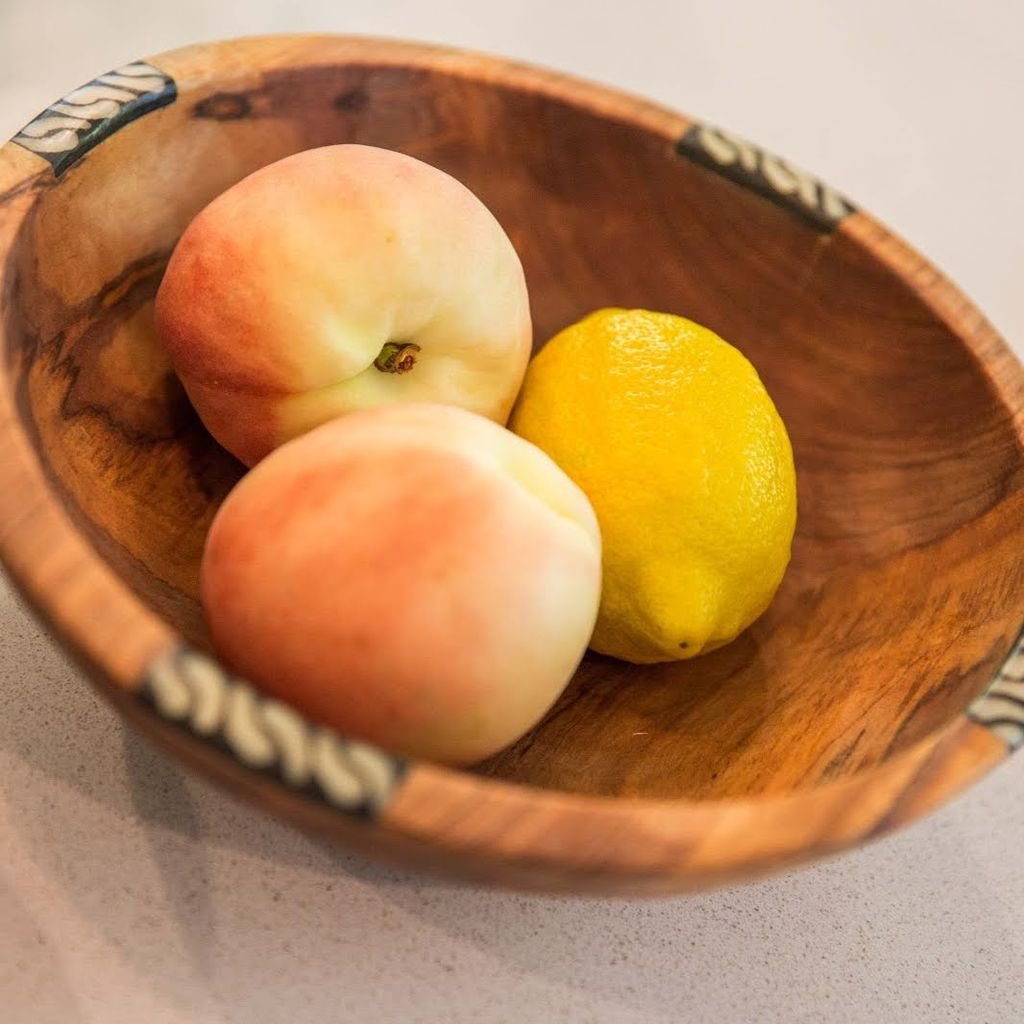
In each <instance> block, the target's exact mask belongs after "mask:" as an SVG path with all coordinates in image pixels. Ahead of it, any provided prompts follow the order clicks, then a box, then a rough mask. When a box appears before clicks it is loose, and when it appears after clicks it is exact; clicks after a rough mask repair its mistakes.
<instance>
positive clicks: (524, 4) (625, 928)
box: [0, 0, 1024, 1024]
mask: <svg viewBox="0 0 1024 1024" xmlns="http://www.w3.org/2000/svg"><path fill="white" fill-rule="evenodd" d="M311 30H323V31H348V32H363V33H370V34H379V35H392V36H398V37H403V38H420V39H428V40H433V41H438V42H449V43H455V44H460V45H464V46H469V47H474V48H478V49H484V50H491V51H494V52H497V53H504V54H507V55H510V56H515V57H519V58H525V59H527V60H531V61H534V62H537V63H542V64H547V65H549V66H552V67H556V68H561V69H564V70H569V71H574V72H576V73H579V74H583V75H586V76H588V77H591V78H595V79H598V80H603V81H606V82H610V83H613V84H616V85H619V86H622V87H625V88H627V89H631V90H633V91H635V92H639V93H643V94H646V95H649V96H652V97H653V98H656V99H659V100H661V101H663V102H666V103H668V104H670V105H673V106H676V107H679V108H680V109H682V110H685V111H687V112H689V113H693V114H697V115H699V116H701V117H704V118H706V119H708V120H712V121H716V122H718V123H721V124H723V125H725V126H727V127H728V128H730V129H732V130H734V131H736V132H738V133H740V134H744V135H747V136H748V137H750V138H752V139H754V140H756V141H758V142H760V143H762V144H763V145H765V146H767V147H768V148H769V149H773V150H775V151H776V152H779V153H782V154H785V155H787V156H789V157H790V158H792V159H793V160H794V161H795V162H797V163H800V164H803V165H804V166H806V167H809V168H811V169H812V170H814V171H815V172H816V173H818V174H819V175H821V176H822V177H823V178H824V179H825V180H826V181H829V182H830V183H832V184H834V185H835V186H837V187H839V188H840V189H842V190H843V191H845V192H847V193H848V194H849V195H851V196H852V197H853V198H854V199H855V201H857V202H858V203H860V204H862V205H863V206H865V207H867V208H868V209H870V210H872V211H873V212H874V213H876V214H877V215H878V216H880V217H881V218H882V219H883V220H885V221H886V222H887V223H889V225H890V226H891V227H893V228H895V229H896V230H897V231H899V232H900V233H901V234H903V235H905V236H906V237H908V238H909V239H911V241H912V242H913V243H914V244H915V245H917V246H918V247H919V248H920V249H922V250H923V251H924V252H926V253H928V254H929V255H930V256H931V257H932V259H933V260H935V262H937V263H938V264H939V265H940V266H941V267H943V268H944V269H945V270H946V271H947V272H948V273H949V274H950V275H951V276H952V277H953V278H954V279H955V280H957V281H958V282H959V283H960V284H961V285H962V286H963V287H964V289H965V290H966V291H967V292H968V293H969V294H970V295H972V296H973V297H974V298H975V300H976V301H977V302H978V303H979V305H980V306H981V307H982V309H984V310H985V311H986V312H987V313H988V315H989V316H990V318H991V319H992V320H993V321H994V322H995V323H996V325H997V326H998V327H999V328H1000V329H1001V330H1002V331H1003V332H1004V333H1005V334H1006V335H1007V336H1008V337H1009V338H1011V339H1014V338H1016V339H1018V349H1017V351H1018V352H1021V351H1022V349H1021V347H1020V341H1021V340H1024V302H1022V298H1021V296H1022V287H1024V277H1022V274H1024V231H1022V225H1024V190H1022V189H1021V185H1020V183H1021V180H1022V172H1021V168H1022V167H1024V141H1022V139H1024V135H1022V133H1021V131H1020V116H1021V115H1020V102H1021V100H1022V99H1024V60H1022V59H1021V56H1020V51H1021V47H1022V44H1024V6H1022V5H1021V4H1020V2H1019V0H984V2H982V0H978V2H975V3H973V4H970V5H969V4H966V3H963V2H961V0H927V2H926V0H901V2H900V3H892V0H848V2H842V3H841V2H839V0H832V2H811V0H806V2H788V0H782V2H775V3H771V4H766V3H761V2H753V0H751V2H744V3H739V2H734V3H728V4H726V3H721V2H716V0H698V2H683V0H631V2H630V3H627V4H623V3H616V4H610V3H604V2H602V0H591V2H589V3H587V2H564V3H559V2H556V0H539V2H535V0H515V2H514V3H508V4H502V5H501V6H500V7H499V6H493V7H492V6H491V5H488V4H487V3H484V2H480V0H433V2H431V3H415V2H413V0H407V2H388V0H376V2H373V3H370V2H367V0H358V2H357V0H351V2H348V3H332V2H329V0H251V2H249V3H242V2H237V0H220V2H218V3H216V4H212V3H211V4H208V3H207V2H206V0H171V2H169V3H167V4H166V5H164V6H162V7H161V6H160V5H158V4H147V3H139V2H128V0H0V136H4V137H5V136H8V135H10V134H12V133H13V132H14V131H15V130H16V129H17V128H18V127H20V125H21V124H22V123H23V122H25V121H27V120H28V119H29V118H30V117H32V116H33V115H34V114H36V113H37V112H38V110H39V109H41V108H42V107H44V106H45V105H46V104H47V103H49V102H50V101H52V100H54V99H56V98H57V97H58V96H60V95H61V94H63V93H64V92H67V91H68V90H69V89H70V88H73V87H75V86H77V85H79V84H81V83H82V82H84V81H87V80H88V79H90V78H92V77H93V76H94V75H96V74H97V73H99V72H102V71H105V70H107V69H108V68H110V67H114V66H116V65H117V64H120V63H123V62H124V61H126V60H128V59H132V58H136V57H140V56H145V55H149V54H152V53H156V52H159V51H161V50H164V49H168V48H170V47H173V46H176V45H179V44H181V43H185V42H190V41H194V40H201V39H210V38H218V37H225V36H232V35H242V34H251V33H254V32H277V31H311ZM0 457H2V455H0ZM0 780H2V782H0V1021H2V1022H3V1024H78V1022H89V1024H136V1022H145V1024H172V1022H173V1024H227V1022H238V1024H278V1022H288V1024H292V1022H298V1024H306V1022H311V1024H319V1022H327V1021H330V1022H332V1024H335V1022H340V1021H345V1022H348V1021H353V1022H368V1024H369V1022H374V1024H390V1022H403V1024H417V1022H424V1024H449V1022H452V1024H455V1022H467V1024H495V1022H505V1021H508V1022H517V1024H520V1022H529V1024H533V1022H539V1024H547V1022H555V1021H568V1022H572V1024H631V1022H636V1024H657V1022H663V1021H664V1022H670V1021H671V1022H673V1024H682V1022H690V1021H714V1022H723V1024H733V1022H736V1024H746V1022H757V1024H773V1022H780V1024H801V1022H829V1024H832V1022H835V1024H847V1022H849V1024H853V1022H857V1024H860V1022H864V1024H868V1022H871V1024H874V1022H885V1024H904V1022H906V1024H924V1022H926V1024H935V1022H940V1021H956V1022H969V1024H1019V1022H1020V1021H1021V1020H1022V1019H1024V990H1022V988H1021V983H1020V982H1021V978H1022V977H1024V868H1022V856H1021V846H1022V841H1024V800H1022V799H1021V797H1022V794H1024V754H1021V755H1019V756H1018V757H1017V759H1016V760H1015V761H1011V762H1010V763H1009V764H1008V765H1006V766H1004V767H1003V768H1001V769H999V770H998V771H997V772H996V773H995V774H993V775H992V776H990V777H989V778H988V779H986V780H985V781H984V782H982V783H981V784H980V785H978V786H977V787H975V788H974V789H973V790H972V791H971V792H970V793H969V794H967V795H966V796H965V797H963V798H961V799H960V800H958V801H956V802H955V803H953V804H952V805H950V806H948V807H946V808H945V809H943V810H942V811H940V812H939V813H937V814H935V815H934V816H932V817H931V818H929V819H928V820H926V821H924V822H922V823H920V824H918V825H916V826H914V827H912V828H910V829H908V830H907V831H905V832H903V833H901V834H899V835H896V836H894V837H891V838H888V839H886V840H884V841H882V842H880V843H878V844H876V845H874V846H871V847H869V848H866V849H862V850H858V851H856V852H854V853H850V854H847V855H845V856H843V857H841V858H839V859H837V860H835V861H832V862H829V863H826V864H822V865H819V866H816V867H812V868H809V869H805V870H802V871H799V872H797V873H794V874H791V875H788V876H784V877H781V878H778V879H776V880H773V881H769V882H766V883H762V884H757V885H749V886H745V887H742V888H736V889H729V890H722V891H719V892H715V893H712V894H709V895H703V896H698V897H690V898H679V899H669V900H662V901H658V902H633V901H627V900H607V901H583V900H569V899H559V900H554V899H545V898H539V897H523V896H517V895H508V894H502V893H493V892H485V891H474V890H469V889H460V888H456V887H454V886H451V885H448V884H444V883H438V882H435V881H432V880H429V879H424V878H420V877H416V876H412V875H408V874H403V873H399V872H395V871H390V870H386V869H381V868H378V867H375V866H372V865H370V864H367V863H365V862H363V861H360V860H357V859H355V858H351V857H348V856H345V855H343V854H340V853H337V852H335V851H334V850H333V849H331V848H329V847H327V846H325V845H323V844H322V843H320V842H317V841H314V840H311V839H308V838H306V837H304V836H302V835H300V834H298V833H296V832H294V831H292V830H291V829H289V828H287V827H285V826H283V825H280V824H277V823H275V822H274V821H271V820H270V819H268V818H266V817H264V816H262V815H261V814H259V813H257V812H255V811H253V810H250V809H249V808H247V807H242V806H239V805H237V804H235V803H234V802H232V801H231V800H230V799H229V798H227V797H225V796H223V795H222V794H220V793H219V792H215V791H214V790H212V789H211V788H210V787H209V786H207V785H206V784H205V783H203V782H199V781H197V780H195V779H193V778H191V777H190V776H188V775H186V774H185V773H184V772H183V771H182V770H181V769H180V768H178V767H177V765H175V764H172V763H171V762H169V761H168V760H167V759H165V758H164V757H163V756H162V755H161V754H159V753H156V752H154V751H153V750H151V749H150V748H149V747H148V746H147V745H146V743H145V742H144V741H143V740H142V739H140V738H138V737H137V736H135V735H134V734H133V733H132V732H131V731H130V730H129V729H128V728H127V727H126V726H125V725H123V724H122V723H121V721H120V720H119V719H118V718H117V717H116V716H115V715H114V713H113V712H112V711H111V710H110V709H108V708H107V707H106V706H105V705H104V704H102V703H101V702H100V700H99V699H98V698H97V697H96V696H94V695H93V693H92V691H91V689H90V688H89V686H88V685H87V684H86V683H85V682H84V681H83V679H82V678H81V677H80V675H79V674H78V673H77V672H76V671H75V670H74V669H73V668H71V667H70V666H69V665H68V664H67V663H66V661H65V660H64V658H63V657H62V656H61V654H60V653H59V652H58V651H57V650H56V649H55V647H54V645H53V644H52V643H51V642H50V641H49V640H48V639H47V638H46V637H45V636H44V635H43V634H42V633H41V631H40V629H39V628H38V626H37V625H36V624H35V623H34V622H33V620H32V619H31V618H30V617H29V616H28V615H27V613H26V612H25V611H24V610H23V609H22V608H21V607H20V606H19V604H18V602H17V600H16V599H15V598H14V596H13V595H12V594H11V593H10V592H9V591H8V590H7V589H6V588H4V589H0Z"/></svg>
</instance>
